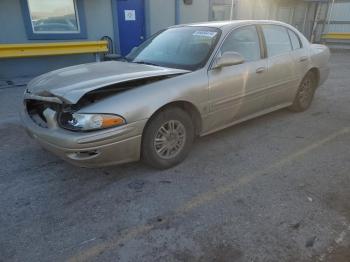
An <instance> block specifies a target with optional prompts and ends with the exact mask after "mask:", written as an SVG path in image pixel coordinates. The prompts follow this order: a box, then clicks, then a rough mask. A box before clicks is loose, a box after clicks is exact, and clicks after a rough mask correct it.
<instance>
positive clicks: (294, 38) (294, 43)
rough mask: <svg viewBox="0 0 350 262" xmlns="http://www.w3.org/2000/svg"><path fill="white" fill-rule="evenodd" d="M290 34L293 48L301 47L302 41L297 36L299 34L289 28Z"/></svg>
mask: <svg viewBox="0 0 350 262" xmlns="http://www.w3.org/2000/svg"><path fill="white" fill-rule="evenodd" d="M288 34H289V37H290V41H291V42H292V47H293V50H295V49H300V48H301V41H300V39H299V37H298V36H297V34H296V33H294V32H293V31H292V30H289V29H288Z"/></svg>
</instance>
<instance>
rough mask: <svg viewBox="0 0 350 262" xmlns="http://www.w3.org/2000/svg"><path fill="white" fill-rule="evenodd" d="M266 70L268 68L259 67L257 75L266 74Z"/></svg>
mask: <svg viewBox="0 0 350 262" xmlns="http://www.w3.org/2000/svg"><path fill="white" fill-rule="evenodd" d="M265 70H266V68H265V67H259V68H258V69H256V71H255V72H256V73H257V74H261V73H264V72H265Z"/></svg>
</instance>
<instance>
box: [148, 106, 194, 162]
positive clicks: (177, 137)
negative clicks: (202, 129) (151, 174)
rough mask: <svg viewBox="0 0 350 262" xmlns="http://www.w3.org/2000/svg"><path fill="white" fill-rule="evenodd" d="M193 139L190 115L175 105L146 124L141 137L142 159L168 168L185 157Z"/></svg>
mask: <svg viewBox="0 0 350 262" xmlns="http://www.w3.org/2000/svg"><path fill="white" fill-rule="evenodd" d="M193 140H194V126H193V123H192V120H191V117H190V116H189V115H188V114H187V113H186V112H185V111H184V110H182V109H180V108H177V107H172V108H168V109H165V110H163V111H161V112H159V113H158V114H157V115H156V116H155V117H153V118H152V119H151V120H150V122H149V123H148V125H147V126H146V129H145V132H144V135H143V139H142V159H143V161H144V162H145V163H146V164H148V165H151V166H153V167H155V168H158V169H166V168H170V167H172V166H175V165H177V164H179V163H180V162H182V161H183V160H184V159H185V158H186V156H187V155H188V153H189V151H190V148H191V145H192V143H193Z"/></svg>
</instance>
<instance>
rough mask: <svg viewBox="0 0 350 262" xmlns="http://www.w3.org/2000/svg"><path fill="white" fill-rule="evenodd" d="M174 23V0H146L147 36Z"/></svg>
mask: <svg viewBox="0 0 350 262" xmlns="http://www.w3.org/2000/svg"><path fill="white" fill-rule="evenodd" d="M174 24H175V1H174V0H172V1H164V0H148V1H147V2H146V31H147V35H148V36H150V35H153V34H154V33H156V32H158V31H159V30H161V29H164V28H167V27H169V26H171V25H174Z"/></svg>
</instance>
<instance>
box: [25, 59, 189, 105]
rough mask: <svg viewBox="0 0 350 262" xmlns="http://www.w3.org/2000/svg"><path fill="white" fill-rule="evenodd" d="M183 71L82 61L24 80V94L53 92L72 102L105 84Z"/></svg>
mask: <svg viewBox="0 0 350 262" xmlns="http://www.w3.org/2000/svg"><path fill="white" fill-rule="evenodd" d="M187 72H188V71H186V70H181V69H172V68H165V67H159V66H151V65H145V64H135V63H127V62H118V61H108V62H99V63H90V64H82V65H77V66H71V67H67V68H63V69H59V70H55V71H52V72H49V73H46V74H43V75H41V76H39V77H36V78H34V79H33V80H32V81H30V82H29V83H28V87H27V93H29V94H32V95H37V96H50V95H53V96H56V97H58V98H59V99H61V100H62V101H64V102H66V103H70V104H75V103H77V102H78V101H79V99H80V98H81V97H82V96H84V95H85V94H86V93H88V92H90V91H93V90H96V89H99V88H102V87H105V86H108V85H112V84H117V83H122V82H126V81H130V80H134V79H143V78H150V77H157V76H166V75H173V74H183V73H187Z"/></svg>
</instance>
